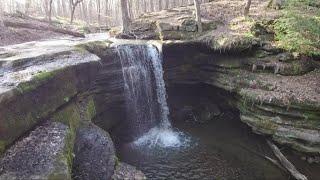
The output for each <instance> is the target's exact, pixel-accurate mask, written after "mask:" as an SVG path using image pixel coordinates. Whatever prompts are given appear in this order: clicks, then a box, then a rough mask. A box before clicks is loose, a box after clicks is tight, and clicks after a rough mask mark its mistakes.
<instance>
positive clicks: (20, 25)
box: [3, 20, 85, 37]
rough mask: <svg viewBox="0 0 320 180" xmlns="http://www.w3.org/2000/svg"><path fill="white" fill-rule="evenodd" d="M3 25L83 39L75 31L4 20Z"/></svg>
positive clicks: (82, 35)
mask: <svg viewBox="0 0 320 180" xmlns="http://www.w3.org/2000/svg"><path fill="white" fill-rule="evenodd" d="M3 23H4V25H5V26H7V27H14V28H27V29H36V30H43V31H52V32H57V33H62V34H68V35H71V36H75V37H85V36H84V34H81V33H78V32H75V31H70V30H66V29H61V28H56V27H53V26H49V25H40V24H31V23H25V22H16V21H15V22H14V21H8V20H4V21H3Z"/></svg>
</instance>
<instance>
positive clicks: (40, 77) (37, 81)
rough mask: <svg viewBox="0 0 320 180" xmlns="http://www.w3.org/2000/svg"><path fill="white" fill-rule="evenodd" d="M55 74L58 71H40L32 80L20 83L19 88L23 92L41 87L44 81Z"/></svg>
mask: <svg viewBox="0 0 320 180" xmlns="http://www.w3.org/2000/svg"><path fill="white" fill-rule="evenodd" d="M55 74H56V71H51V72H41V73H38V74H36V75H35V76H34V77H33V78H32V79H31V80H30V81H28V82H23V83H20V84H19V85H18V87H17V89H18V91H19V92H21V93H25V92H29V91H32V90H34V89H36V88H37V87H39V86H40V85H41V84H42V83H44V82H46V81H48V80H49V79H51V78H53V77H54V75H55Z"/></svg>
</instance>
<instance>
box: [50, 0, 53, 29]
mask: <svg viewBox="0 0 320 180" xmlns="http://www.w3.org/2000/svg"><path fill="white" fill-rule="evenodd" d="M52 3H53V0H50V1H49V23H50V24H51V23H52Z"/></svg>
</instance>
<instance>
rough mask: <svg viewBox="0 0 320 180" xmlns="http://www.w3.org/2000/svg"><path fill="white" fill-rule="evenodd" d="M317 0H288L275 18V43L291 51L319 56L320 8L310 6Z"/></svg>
mask: <svg viewBox="0 0 320 180" xmlns="http://www.w3.org/2000/svg"><path fill="white" fill-rule="evenodd" d="M317 1H318V0H304V1H302V0H290V1H287V4H286V6H285V8H284V10H282V16H281V17H280V18H279V19H278V20H276V22H275V24H274V30H275V33H276V40H277V45H278V46H279V47H280V48H284V49H286V50H288V51H291V52H299V53H301V54H305V55H309V56H318V57H319V56H320V39H319V37H320V28H319V27H320V10H319V8H317V7H313V6H310V4H315V2H317Z"/></svg>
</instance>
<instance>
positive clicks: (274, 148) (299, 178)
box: [267, 140, 308, 180]
mask: <svg viewBox="0 0 320 180" xmlns="http://www.w3.org/2000/svg"><path fill="white" fill-rule="evenodd" d="M267 143H268V145H269V146H270V148H271V149H272V151H273V153H274V155H275V156H276V157H277V158H278V159H279V161H280V163H281V164H282V166H284V167H285V168H286V169H287V170H288V172H289V173H290V174H291V175H292V176H293V177H294V178H295V179H297V180H308V178H307V177H306V176H305V175H303V174H301V173H300V172H299V171H298V170H297V169H296V168H295V167H294V165H293V164H292V163H291V162H290V161H288V159H287V158H286V157H285V156H284V155H283V154H282V153H281V151H280V149H279V148H278V147H277V146H276V145H275V144H273V143H272V142H271V141H270V140H267Z"/></svg>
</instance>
